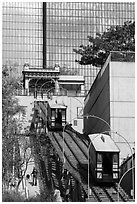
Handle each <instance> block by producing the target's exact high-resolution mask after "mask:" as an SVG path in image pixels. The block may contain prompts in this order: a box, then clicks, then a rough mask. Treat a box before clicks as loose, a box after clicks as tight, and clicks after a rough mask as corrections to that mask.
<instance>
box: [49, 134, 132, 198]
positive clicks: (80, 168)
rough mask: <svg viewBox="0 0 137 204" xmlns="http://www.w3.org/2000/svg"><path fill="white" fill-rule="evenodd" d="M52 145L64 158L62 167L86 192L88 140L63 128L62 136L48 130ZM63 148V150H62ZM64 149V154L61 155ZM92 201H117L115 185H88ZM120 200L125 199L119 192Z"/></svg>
mask: <svg viewBox="0 0 137 204" xmlns="http://www.w3.org/2000/svg"><path fill="white" fill-rule="evenodd" d="M49 135H50V137H51V138H52V139H51V141H52V143H53V146H54V147H55V149H56V151H57V152H58V154H59V157H60V158H61V159H62V161H63V159H65V164H64V168H66V169H68V170H69V172H70V173H71V174H72V175H73V176H74V177H75V179H77V180H78V181H79V182H80V183H81V184H82V186H83V189H84V191H85V192H86V194H88V185H87V165H88V142H85V141H84V142H83V140H81V139H79V138H78V136H76V135H75V133H74V132H71V131H70V130H65V132H64V138H63V133H62V132H50V133H49ZM63 148H64V150H63ZM63 151H64V155H63ZM90 189H91V196H90V199H91V201H93V202H115V201H117V198H118V196H117V188H116V186H115V185H110V186H108V185H106V186H105V185H102V186H99V185H98V186H97V185H94V183H93V184H92V185H90ZM119 198H120V201H121V202H122V201H127V200H128V199H127V198H125V195H123V194H122V192H120V197H119Z"/></svg>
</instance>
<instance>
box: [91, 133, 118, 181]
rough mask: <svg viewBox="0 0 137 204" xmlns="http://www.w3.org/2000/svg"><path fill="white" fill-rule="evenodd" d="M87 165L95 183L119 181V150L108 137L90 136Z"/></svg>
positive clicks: (104, 135) (100, 135)
mask: <svg viewBox="0 0 137 204" xmlns="http://www.w3.org/2000/svg"><path fill="white" fill-rule="evenodd" d="M89 138H90V146H89V164H90V170H91V171H92V174H93V176H94V179H95V180H96V182H99V183H101V182H102V183H113V182H117V181H118V179H119V152H120V151H119V149H118V147H117V145H116V144H115V142H114V141H113V140H112V138H111V137H110V136H109V135H106V134H101V133H100V134H90V135H89Z"/></svg>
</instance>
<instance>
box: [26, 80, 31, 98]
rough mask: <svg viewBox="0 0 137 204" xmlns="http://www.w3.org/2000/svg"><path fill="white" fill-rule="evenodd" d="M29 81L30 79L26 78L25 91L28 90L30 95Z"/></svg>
mask: <svg viewBox="0 0 137 204" xmlns="http://www.w3.org/2000/svg"><path fill="white" fill-rule="evenodd" d="M29 81H30V79H28V78H26V79H25V91H26V92H27V95H29Z"/></svg>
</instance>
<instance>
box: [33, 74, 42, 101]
mask: <svg viewBox="0 0 137 204" xmlns="http://www.w3.org/2000/svg"><path fill="white" fill-rule="evenodd" d="M40 79H42V77H40V78H38V79H37V81H36V83H35V94H36V93H37V88H36V86H37V83H38V81H39V80H40ZM35 94H34V95H35ZM36 98H37V94H36Z"/></svg>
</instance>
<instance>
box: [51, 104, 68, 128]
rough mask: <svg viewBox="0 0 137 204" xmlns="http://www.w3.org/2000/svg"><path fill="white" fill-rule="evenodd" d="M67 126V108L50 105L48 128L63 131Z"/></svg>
mask: <svg viewBox="0 0 137 204" xmlns="http://www.w3.org/2000/svg"><path fill="white" fill-rule="evenodd" d="M65 124H66V106H63V105H60V104H52V105H51V104H50V106H49V107H48V128H49V129H50V130H61V129H63V127H64V126H65Z"/></svg>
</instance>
